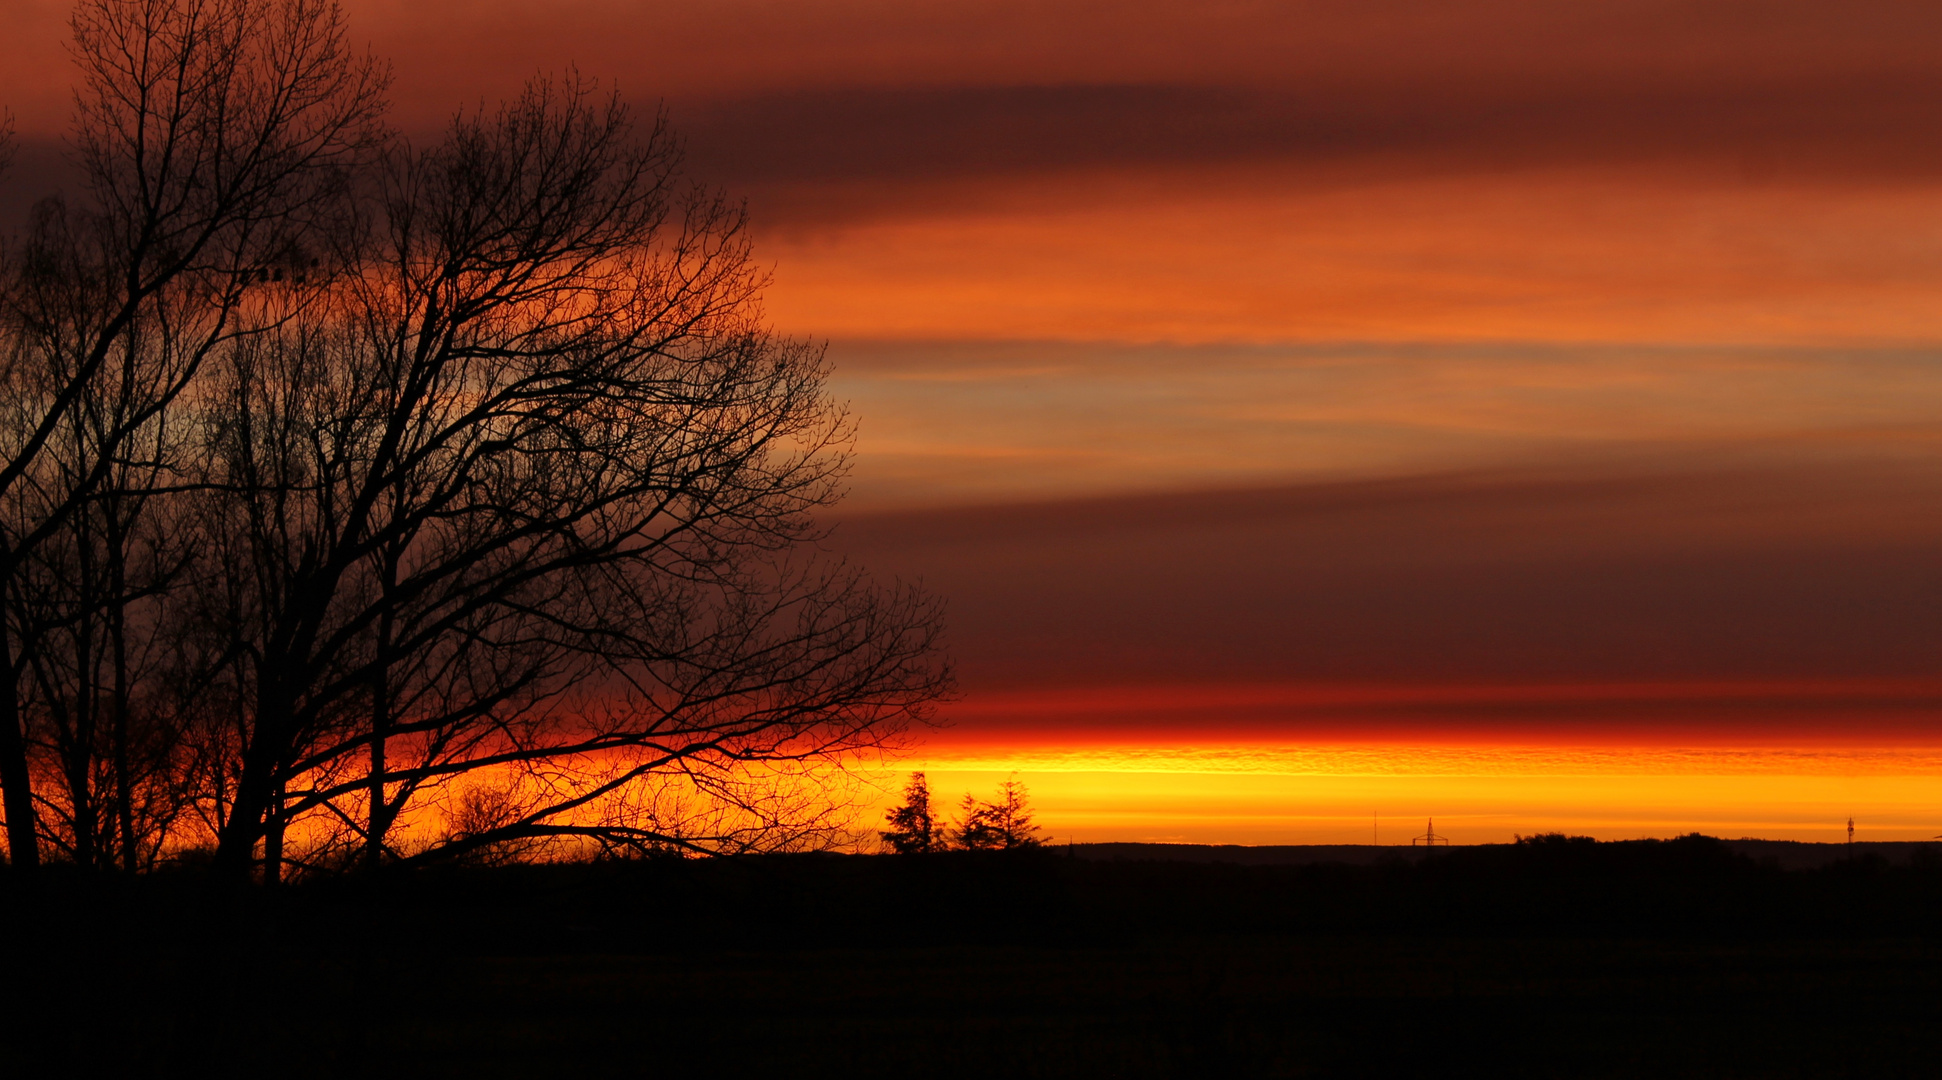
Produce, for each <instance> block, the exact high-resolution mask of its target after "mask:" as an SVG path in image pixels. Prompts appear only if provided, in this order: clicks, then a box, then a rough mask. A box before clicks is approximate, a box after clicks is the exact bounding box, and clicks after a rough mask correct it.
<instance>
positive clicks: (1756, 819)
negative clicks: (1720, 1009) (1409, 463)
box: [910, 746, 1942, 844]
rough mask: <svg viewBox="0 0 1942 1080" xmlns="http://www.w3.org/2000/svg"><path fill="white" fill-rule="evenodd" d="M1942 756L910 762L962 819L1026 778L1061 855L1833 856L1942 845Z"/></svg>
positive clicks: (1000, 756) (1290, 752)
mask: <svg viewBox="0 0 1942 1080" xmlns="http://www.w3.org/2000/svg"><path fill="white" fill-rule="evenodd" d="M1939 766H1942V749H1917V750H1908V749H1886V748H1878V749H1839V750H1828V749H1758V750H1720V749H1711V748H1701V749H1681V748H1665V747H1640V748H1623V747H1477V746H1413V747H1402V746H1337V747H1305V748H1300V749H1290V748H1282V747H1269V746H1219V747H1147V748H1125V749H1105V748H1078V749H1048V748H1038V749H1029V750H1019V751H1016V752H1005V751H1000V750H997V749H995V748H986V749H980V750H976V751H971V752H968V753H965V754H962V755H953V756H946V755H943V754H932V755H929V756H928V757H927V758H926V759H925V760H923V761H921V762H912V763H911V765H910V767H911V768H913V769H917V768H921V769H923V771H925V772H926V773H927V775H928V777H929V780H930V784H931V790H932V793H933V797H934V798H936V799H937V800H938V802H939V804H940V805H941V806H947V807H955V805H956V803H957V800H958V799H960V798H961V797H962V795H963V794H964V793H967V792H968V793H970V794H973V795H977V796H980V797H988V796H989V794H990V792H991V790H992V789H993V788H994V787H995V786H996V784H997V783H998V782H999V781H1001V780H1004V779H1006V778H1008V777H1015V778H1016V779H1018V780H1020V781H1021V782H1023V783H1024V784H1025V785H1026V787H1027V788H1028V789H1029V790H1030V793H1031V800H1032V804H1033V806H1034V807H1035V808H1036V809H1037V814H1038V822H1039V824H1040V825H1041V826H1042V827H1043V828H1044V829H1045V830H1046V831H1047V832H1049V833H1050V834H1051V836H1052V838H1053V839H1054V841H1066V840H1076V841H1079V842H1101V841H1142V842H1170V843H1201V844H1367V843H1370V842H1372V840H1376V841H1378V842H1380V843H1383V844H1407V843H1408V842H1409V839H1410V837H1412V836H1416V835H1420V834H1421V833H1422V832H1423V828H1424V822H1425V821H1426V820H1427V819H1429V818H1431V817H1434V818H1435V820H1436V831H1437V832H1438V833H1439V834H1440V835H1445V836H1449V837H1451V838H1452V839H1453V840H1455V841H1456V842H1457V843H1493V842H1503V841H1508V840H1510V839H1512V837H1513V836H1516V835H1519V834H1522V835H1530V834H1533V833H1541V832H1566V833H1571V834H1575V835H1588V836H1594V837H1597V838H1599V839H1602V840H1619V839H1634V838H1639V837H1666V836H1675V835H1680V834H1683V833H1689V832H1701V833H1706V834H1708V835H1713V836H1722V837H1728V838H1737V837H1743V836H1745V837H1758V838H1762V839H1773V840H1810V841H1836V840H1841V839H1845V838H1846V827H1847V820H1848V817H1849V815H1853V817H1854V819H1855V822H1856V833H1855V835H1856V838H1857V839H1861V840H1928V839H1931V838H1934V837H1935V836H1936V835H1937V834H1938V833H1942V768H1938V767H1939Z"/></svg>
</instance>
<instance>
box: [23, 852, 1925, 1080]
mask: <svg viewBox="0 0 1942 1080" xmlns="http://www.w3.org/2000/svg"><path fill="white" fill-rule="evenodd" d="M1078 854H1079V853H1078V852H1077V851H1072V850H1064V849H1054V850H1044V851H1028V852H1014V853H1008V854H951V855H941V856H914V857H891V856H884V857H867V858H866V857H840V856H830V857H816V856H795V857H773V856H772V857H763V858H751V859H741V860H718V861H710V862H691V861H673V860H670V861H665V862H630V863H608V864H594V865H580V866H552V867H511V868H506V869H503V870H493V871H478V870H474V871H457V870H454V871H446V872H431V873H426V872H420V873H414V874H409V875H398V876H395V877H384V876H375V877H363V878H345V879H339V880H332V881H320V882H314V883H311V884H307V885H299V886H294V887H288V888H285V889H283V890H280V891H279V892H278V893H276V894H268V893H265V892H263V891H260V890H256V891H248V892H230V893H222V894H214V893H210V892H208V891H206V888H205V886H204V885H203V884H202V883H201V882H200V881H198V880H193V879H190V878H187V877H181V878H170V877H168V876H167V875H160V876H156V877H153V878H149V879H143V880H136V881H124V882H119V883H115V882H102V881H97V880H82V879H61V878H59V877H54V878H51V879H49V880H47V881H45V882H43V883H42V884H40V885H38V886H36V888H35V889H34V890H33V891H32V893H29V892H27V891H25V890H23V889H22V888H20V887H19V885H18V884H17V883H15V882H12V881H9V882H7V883H6V886H5V888H4V890H3V891H0V895H4V900H5V904H6V907H7V909H8V910H7V914H8V915H9V916H10V917H11V918H13V919H14V920H15V922H14V925H17V926H32V927H33V928H34V930H35V932H34V933H33V934H31V935H29V936H28V943H27V948H26V950H25V951H26V952H27V953H28V954H29V955H28V956H26V957H25V959H26V960H27V966H26V967H25V968H23V969H20V970H24V971H29V972H32V976H33V977H32V978H30V979H28V980H26V982H27V983H28V984H29V985H30V986H31V988H32V992H30V993H27V994H24V995H21V996H20V997H19V998H18V999H17V1000H16V1001H15V1002H13V1003H12V1008H10V1009H9V1010H8V1015H9V1017H10V1018H12V1019H13V1020H14V1021H15V1022H16V1023H18V1024H19V1025H20V1031H19V1032H18V1033H16V1034H15V1035H14V1042H13V1045H14V1046H15V1047H17V1048H22V1047H31V1048H32V1049H33V1050H34V1051H35V1052H36V1053H38V1054H40V1055H41V1056H42V1057H43V1058H46V1059H49V1060H50V1063H59V1062H61V1061H65V1062H66V1063H67V1064H68V1066H69V1070H70V1071H79V1070H81V1069H83V1068H95V1069H101V1068H118V1069H121V1070H123V1071H126V1072H132V1073H134V1074H142V1073H161V1072H166V1071H170V1070H171V1069H173V1070H174V1071H177V1072H181V1073H192V1074H196V1075H208V1074H210V1073H212V1072H213V1073H217V1074H220V1073H223V1072H225V1071H227V1072H233V1073H250V1074H253V1075H267V1074H277V1075H285V1076H323V1075H405V1074H410V1075H419V1076H522V1077H523V1076H573V1075H587V1076H606V1075H621V1076H662V1075H666V1076H695V1075H719V1076H734V1075H770V1076H804V1075H808V1076H816V1075H829V1076H981V1077H982V1076H992V1077H998V1076H1093V1075H1110V1076H1203V1075H1204V1076H1388V1075H1420V1076H1493V1077H1494V1076H1635V1075H1641V1074H1645V1073H1651V1074H1654V1075H1659V1076H1706V1077H1716V1076H1750V1077H1769V1076H1801V1077H1828V1076H1870V1077H1879V1076H1900V1075H1923V1076H1929V1075H1935V1073H1936V1071H1937V1067H1938V1063H1939V1062H1942V1048H1939V1047H1938V1038H1937V1036H1936V1034H1935V1033H1936V1032H1937V1031H1942V934H1938V933H1937V921H1936V915H1937V912H1938V911H1942V904H1939V903H1938V901H1942V857H1938V856H1937V855H1936V854H1934V853H1924V852H1915V853H1914V854H1913V856H1912V857H1911V858H1910V859H1909V860H1908V861H1907V863H1906V864H1905V865H1894V864H1891V863H1889V862H1887V861H1886V860H1884V859H1881V858H1878V857H1861V858H1857V859H1854V860H1851V861H1850V860H1843V861H1838V862H1835V863H1833V864H1831V865H1828V866H1826V867H1823V868H1821V869H1817V870H1805V871H1785V870H1782V869H1780V868H1779V866H1778V865H1776V864H1774V863H1772V862H1768V863H1766V864H1762V863H1761V862H1757V861H1755V860H1753V859H1751V858H1748V857H1746V856H1744V855H1742V854H1738V853H1736V852H1735V851H1733V850H1731V849H1729V848H1728V847H1727V846H1725V845H1724V844H1722V843H1720V842H1717V841H1709V840H1704V839H1686V840H1679V841H1670V842H1626V843H1609V844H1591V843H1589V842H1566V841H1550V842H1542V843H1537V844H1524V845H1515V846H1513V845H1504V846H1486V847H1475V848H1457V849H1451V850H1443V851H1438V852H1436V853H1434V854H1432V855H1430V856H1428V857H1423V856H1421V854H1420V853H1417V855H1415V856H1413V857H1412V856H1409V855H1405V854H1398V855H1397V856H1396V857H1395V858H1391V859H1382V860H1379V861H1377V862H1375V863H1373V864H1370V865H1347V864H1342V863H1325V864H1308V865H1239V864H1235V863H1189V862H1183V861H1169V862H1157V861H1156V862H1147V861H1117V862H1115V861H1097V860H1094V859H1088V858H1079V857H1076V856H1077V855H1078ZM128 1048H135V1050H136V1054H135V1055H134V1056H132V1057H131V1056H129V1055H128V1053H127V1050H128Z"/></svg>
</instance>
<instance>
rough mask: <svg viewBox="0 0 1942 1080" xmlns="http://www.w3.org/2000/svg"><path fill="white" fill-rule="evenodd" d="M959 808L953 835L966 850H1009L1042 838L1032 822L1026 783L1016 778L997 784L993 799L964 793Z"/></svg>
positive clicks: (1036, 845)
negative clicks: (991, 800) (983, 800)
mask: <svg viewBox="0 0 1942 1080" xmlns="http://www.w3.org/2000/svg"><path fill="white" fill-rule="evenodd" d="M959 812H960V813H961V814H962V815H963V816H962V817H961V818H960V819H959V822H958V826H957V829H956V830H955V836H954V837H953V839H955V840H956V841H957V846H958V847H961V848H963V849H965V850H966V851H1008V850H1010V849H1012V848H1025V847H1038V846H1039V845H1040V844H1043V843H1044V842H1045V840H1044V838H1043V837H1040V836H1038V835H1037V833H1038V826H1036V825H1034V824H1032V810H1031V806H1030V804H1029V802H1028V801H1027V793H1026V791H1025V785H1024V784H1021V783H1019V782H1018V781H1016V780H1007V781H1005V782H1004V783H1002V784H999V785H998V800H997V801H996V802H980V801H979V800H977V799H975V798H973V797H971V796H970V795H966V796H965V797H964V803H963V806H962V807H961V808H960V811H959Z"/></svg>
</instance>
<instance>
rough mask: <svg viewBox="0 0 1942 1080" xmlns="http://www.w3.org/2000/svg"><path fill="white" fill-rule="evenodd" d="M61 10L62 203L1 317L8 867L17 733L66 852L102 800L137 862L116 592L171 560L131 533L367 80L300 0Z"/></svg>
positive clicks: (39, 225)
mask: <svg viewBox="0 0 1942 1080" xmlns="http://www.w3.org/2000/svg"><path fill="white" fill-rule="evenodd" d="M72 26H73V33H74V50H73V53H74V56H75V57H76V59H77V62H78V63H79V65H80V85H79V87H78V89H77V95H76V100H77V119H76V122H75V127H74V131H73V136H72V139H71V143H70V145H71V149H72V156H73V158H74V160H75V161H76V162H77V163H78V165H79V166H80V170H81V174H82V176H83V179H84V182H85V183H84V189H83V198H82V200H81V202H80V203H79V204H78V205H74V206H68V205H65V204H63V203H61V202H59V201H51V202H47V203H43V204H42V205H41V206H40V207H39V208H38V209H37V211H36V214H35V221H34V226H33V229H32V235H31V236H30V237H29V238H28V240H27V242H26V243H25V244H24V245H22V246H21V248H20V250H19V251H18V252H17V253H15V254H14V255H13V256H12V257H11V258H10V265H8V266H7V267H6V273H5V275H4V277H5V281H6V293H5V309H4V322H3V323H0V326H3V327H4V340H0V385H4V389H5V396H6V406H5V411H4V413H0V682H3V683H4V685H0V787H4V796H5V797H4V805H5V809H6V816H7V840H8V850H9V853H10V857H11V859H12V861H13V862H14V864H15V865H17V866H22V867H27V866H32V865H34V864H35V863H36V862H37V861H38V857H39V851H38V838H37V835H36V833H37V827H36V821H37V814H36V812H35V811H36V807H35V801H34V798H33V791H34V787H33V776H34V773H35V769H34V767H33V766H32V765H31V764H30V762H29V747H30V744H31V743H33V742H35V741H36V736H33V735H29V734H27V730H26V729H30V728H31V729H35V730H38V731H40V732H41V735H40V736H38V741H39V742H40V743H41V745H43V746H44V747H46V748H49V749H51V750H52V751H53V757H54V758H55V759H56V764H55V765H54V767H53V771H54V772H57V773H58V774H59V775H60V778H61V782H60V784H59V785H58V786H59V787H60V789H61V793H60V794H59V795H58V796H55V797H54V798H55V802H56V804H58V805H59V806H60V807H61V809H62V812H63V814H64V818H65V820H64V822H63V825H64V828H63V830H62V831H63V832H64V833H65V834H66V835H67V837H68V838H69V839H68V844H69V846H70V847H71V849H72V851H73V853H74V854H75V855H76V857H80V858H84V859H87V860H89V861H92V859H93V858H94V854H93V853H94V852H95V851H96V850H98V849H99V848H100V847H101V840H102V835H101V831H100V822H99V815H98V813H97V805H98V804H99V803H101V802H103V801H104V800H105V801H106V802H108V803H110V804H114V806H115V809H114V811H113V813H112V814H111V817H113V818H115V819H118V821H119V829H118V830H115V832H116V835H117V838H118V843H119V845H120V847H121V849H122V853H123V861H125V862H129V863H130V864H131V865H132V862H133V861H136V860H137V856H136V846H137V845H136V840H135V837H134V836H133V829H134V826H133V820H134V810H133V807H132V805H131V803H132V800H133V799H134V794H133V793H134V791H135V789H136V788H137V787H139V786H140V784H141V781H140V780H139V778H138V777H136V776H135V775H133V773H134V771H135V770H136V768H137V767H136V765H135V764H134V762H133V756H134V755H135V754H136V750H135V749H134V748H133V747H132V745H131V744H130V740H131V736H130V735H129V734H128V727H129V722H130V717H131V715H132V713H133V712H134V711H135V709H136V706H135V704H134V703H133V701H132V700H131V695H132V694H134V693H135V690H134V688H133V683H132V678H133V673H132V671H131V664H132V663H134V662H135V661H134V660H133V658H132V653H133V652H134V651H135V650H137V649H138V647H139V646H137V645H136V644H134V643H132V642H131V640H130V633H131V630H132V631H133V632H134V633H135V634H136V635H137V636H140V635H141V634H143V633H144V632H145V631H144V630H143V629H135V628H134V627H133V623H132V622H131V614H132V613H131V605H134V604H136V603H138V602H139V600H140V599H141V598H142V597H144V596H147V595H152V594H153V591H154V590H155V589H156V588H158V587H160V585H159V583H158V582H157V581H153V580H147V578H149V577H151V576H153V575H156V574H158V573H159V574H161V575H162V576H164V577H165V576H166V571H167V570H169V569H170V568H171V566H172V564H173V562H174V559H173V558H172V553H170V552H167V551H163V552H157V551H155V550H152V546H153V543H154V538H153V537H149V536H143V535H142V534H141V528H142V526H141V518H142V517H143V516H144V515H145V514H147V513H149V512H150V511H151V509H152V504H153V499H152V498H151V496H152V495H153V494H154V493H155V491H156V490H157V489H158V487H159V486H167V485H170V484H173V483H174V482H175V480H176V479H177V476H178V473H177V470H178V469H179V468H180V467H181V466H182V465H183V462H182V461H181V460H180V459H179V458H178V457H177V456H176V454H175V451H177V450H179V449H180V447H181V446H182V445H183V443H182V441H181V439H180V438H178V437H177V436H176V435H175V434H174V432H173V431H172V428H173V427H174V426H175V423H176V420H177V417H176V416H175V415H174V414H175V413H176V412H177V407H178V405H179V404H180V403H181V402H182V399H183V398H184V395H185V394H186V393H187V392H188V391H189V390H190V387H191V386H192V385H193V384H194V383H195V381H196V378H197V375H198V372H199V371H200V369H201V366H202V364H203V363H204V362H205V361H206V360H207V359H208V358H209V357H210V356H211V355H212V354H215V353H217V352H219V351H221V350H223V349H225V348H229V347H232V346H233V345H235V344H236V343H238V342H241V341H245V340H247V339H248V338H249V337H250V336H251V335H253V334H256V333H259V332H261V331H263V330H264V329H266V328H267V327H268V326H269V325H270V324H271V323H272V322H273V321H274V318H275V317H276V314H277V313H276V312H274V311H268V310H265V309H264V308H263V305H261V304H260V303H259V301H258V297H257V295H256V292H255V291H254V290H251V289H250V288H247V287H246V285H245V283H246V282H247V281H250V280H254V278H256V277H257V276H259V275H267V274H268V273H269V271H268V269H267V268H268V267H270V266H271V265H273V264H278V263H279V260H282V259H285V258H287V257H288V255H289V254H290V253H291V252H294V251H299V250H302V248H303V247H304V246H305V245H306V244H307V243H309V242H310V241H311V239H312V237H313V236H314V234H315V233H316V232H317V231H318V228H319V226H320V225H321V224H323V223H324V221H325V219H327V218H328V217H329V216H330V215H331V214H332V213H333V212H334V211H335V210H336V209H338V208H339V206H340V205H341V200H340V199H337V198H334V197H333V195H335V194H336V193H337V192H338V191H339V189H341V188H342V180H343V176H344V173H345V170H346V169H348V168H350V167H353V166H354V165H355V164H356V162H357V161H358V159H359V158H360V157H361V156H363V155H365V154H366V153H368V151H369V150H370V149H371V148H372V147H373V145H374V139H375V135H376V133H377V129H376V126H375V121H376V119H377V116H378V113H379V110H380V108H381V107H382V103H383V102H382V96H381V95H382V91H383V87H384V83H385V72H384V70H383V69H382V68H381V67H380V66H379V65H377V64H376V63H375V62H373V61H370V60H368V59H359V58H356V57H354V56H352V55H351V54H350V53H349V52H348V50H347V49H346V47H345V43H344V28H343V20H342V17H341V15H340V14H339V12H338V10H337V8H336V7H335V5H334V4H330V3H325V2H322V0H232V2H227V3H194V2H189V0H152V2H140V0H84V2H82V3H80V4H79V5H77V7H76V8H75V11H74V16H73V20H72ZM57 549H59V550H57ZM151 556H154V557H156V558H155V559H150V557H151ZM145 559H148V560H150V561H146V562H144V561H143V560H145ZM37 560H38V563H39V565H38V566H35V565H33V564H34V563H35V562H36V561H37ZM131 570H133V571H135V572H136V576H135V577H134V578H131V577H130V571H131ZM133 618H134V620H136V621H139V620H143V619H149V618H150V615H147V614H142V615H134V616H133ZM150 625H151V626H152V623H151V624H150ZM104 657H105V658H106V659H105V661H104V659H103V658H104ZM24 676H30V678H28V679H27V680H26V681H28V682H30V683H31V684H32V685H31V686H29V687H25V688H23V677H24ZM104 679H105V681H106V684H107V685H104ZM104 713H105V714H106V715H105V717H104V715H103V714H104ZM104 729H105V732H106V737H105V739H104V738H103V737H102V731H103V730H104ZM104 753H105V761H104V760H103V757H104ZM151 846H152V845H151Z"/></svg>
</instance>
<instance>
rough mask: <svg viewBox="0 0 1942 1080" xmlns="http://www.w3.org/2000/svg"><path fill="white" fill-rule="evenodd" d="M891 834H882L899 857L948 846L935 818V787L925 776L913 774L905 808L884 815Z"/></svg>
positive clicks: (918, 773)
mask: <svg viewBox="0 0 1942 1080" xmlns="http://www.w3.org/2000/svg"><path fill="white" fill-rule="evenodd" d="M884 820H885V821H888V822H889V823H890V828H889V830H888V831H885V832H881V833H878V834H877V835H879V836H881V837H883V841H884V843H886V844H889V845H890V846H891V848H892V849H894V850H895V851H896V852H897V854H899V855H917V854H921V853H923V852H926V851H936V850H938V849H939V848H942V847H943V846H944V837H943V836H941V835H939V829H938V827H937V822H936V820H935V819H934V818H933V817H932V815H931V785H930V782H929V781H928V780H925V779H924V774H923V773H920V772H914V773H911V774H910V783H908V784H906V785H904V804H903V805H902V806H899V807H897V808H896V809H895V810H892V811H890V812H889V813H887V814H885V815H884Z"/></svg>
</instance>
